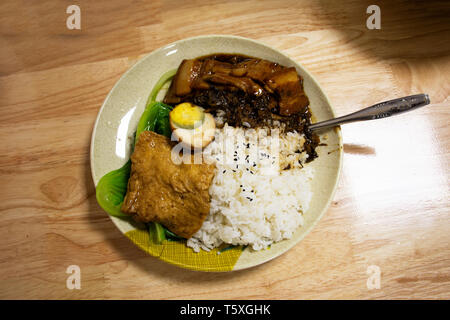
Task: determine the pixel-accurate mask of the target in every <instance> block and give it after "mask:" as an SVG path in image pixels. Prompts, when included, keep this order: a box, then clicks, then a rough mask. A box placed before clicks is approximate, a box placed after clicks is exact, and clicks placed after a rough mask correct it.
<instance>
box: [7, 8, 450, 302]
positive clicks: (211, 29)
mask: <svg viewBox="0 0 450 320" xmlns="http://www.w3.org/2000/svg"><path fill="white" fill-rule="evenodd" d="M77 3H78V4H79V6H80V8H81V13H82V28H81V30H68V29H67V28H66V26H65V19H66V17H67V14H66V13H65V8H66V6H67V5H68V3H67V2H66V1H62V0H61V1H50V0H45V1H39V2H37V1H33V2H29V1H9V0H8V1H2V2H1V4H0V13H1V14H0V30H1V31H0V34H1V37H0V48H1V49H0V93H1V100H0V153H1V154H2V157H1V158H0V185H1V193H0V239H1V241H0V298H10V299H19V298H33V299H46V298H54V299H80V298H81V299H110V298H114V299H123V298H137V299H141V298H145V299H184V298H194V299H212V298H214V299H248V298H256V299H318V298H319V299H324V298H330V299H342V298H350V299H386V298H387V299H410V298H418V299H432V298H435V299H449V298H450V224H449V222H450V221H449V218H450V210H449V207H450V206H449V204H450V201H449V198H450V197H449V176H450V175H449V170H448V168H449V160H450V155H449V150H450V129H449V126H448V124H449V120H450V116H449V107H450V101H449V92H450V81H449V80H450V79H449V74H450V20H449V18H448V17H449V16H450V6H449V3H448V1H427V2H421V1H377V2H376V4H378V5H379V6H380V8H381V15H382V22H381V26H382V29H381V30H368V29H367V28H366V26H365V21H366V18H367V14H366V13H365V12H366V8H367V6H368V5H370V4H372V2H370V1H359V0H352V1H344V2H342V1H331V0H330V1H281V0H280V1H275V0H273V1H252V0H240V1H218V0H214V1H175V0H170V1H162V0H159V1H133V2H131V4H129V3H128V2H127V3H125V2H123V1H111V0H110V1H87V0H86V1H84V0H82V1H78V2H77ZM201 34H233V35H240V36H245V37H250V38H254V39H257V40H260V41H263V42H265V43H267V44H269V45H271V46H273V47H275V48H278V49H280V50H282V51H284V52H285V53H287V54H288V55H290V56H292V57H293V58H295V59H296V60H297V61H299V62H300V63H301V64H302V65H304V66H305V67H306V68H307V69H308V70H309V71H311V72H312V73H313V74H314V75H315V77H316V78H317V79H318V81H319V82H320V83H321V84H322V85H323V87H324V89H325V91H326V92H327V94H328V95H329V97H330V100H331V102H332V104H333V105H334V107H335V109H336V112H337V114H339V115H343V114H345V113H348V112H352V111H355V110H358V109H359V108H362V107H365V106H368V105H371V104H373V103H376V102H379V101H383V100H387V99H390V98H394V97H399V96H403V95H408V94H414V93H420V92H425V93H428V94H429V95H430V97H431V100H432V103H433V104H432V105H430V106H428V107H426V108H422V109H419V110H417V111H414V112H412V113H408V114H405V115H401V116H398V117H394V118H389V119H384V120H379V121H374V122H366V123H359V124H350V125H346V126H344V127H343V136H344V142H345V148H344V152H345V155H344V168H343V173H342V176H341V180H340V183H339V188H338V191H337V194H336V196H335V199H334V201H333V203H332V205H331V207H330V209H329V211H328V212H327V214H326V215H325V216H324V218H323V219H322V220H321V221H320V223H319V224H318V225H317V227H316V228H315V229H314V230H313V231H312V232H311V233H310V234H309V235H308V236H307V237H306V238H305V239H304V240H303V241H302V242H301V243H300V244H298V245H297V246H295V247H294V248H293V249H292V250H290V251H289V252H287V253H285V254H284V255H282V256H281V257H279V258H277V259H275V260H273V261H270V262H268V263H265V264H263V265H261V266H258V267H255V268H252V269H249V270H243V271H239V272H232V273H227V274H217V273H216V274H210V273H198V272H192V271H187V270H183V269H180V268H177V267H174V266H171V265H168V264H166V263H164V262H161V261H159V260H157V259H155V258H152V257H149V256H147V255H146V254H145V253H144V252H141V251H140V250H139V249H138V248H136V247H135V246H133V245H132V243H131V242H129V241H128V240H127V239H126V238H125V237H124V236H123V235H122V234H121V233H120V232H119V231H118V230H117V229H116V228H115V226H114V225H113V224H112V222H111V221H110V220H109V218H108V217H107V215H106V214H105V213H104V212H103V211H102V210H101V208H100V207H99V206H98V205H97V203H96V200H95V189H94V185H93V182H92V179H91V176H90V167H89V144H90V136H91V133H92V128H93V124H94V121H95V117H96V115H97V112H98V110H99V108H100V106H101V104H102V101H103V99H104V98H105V97H106V95H107V94H108V92H109V90H110V89H111V88H112V86H113V85H114V83H115V82H116V81H117V80H118V79H119V77H120V76H121V75H122V74H123V73H124V72H125V71H126V70H127V69H128V68H129V67H130V66H131V65H132V64H133V63H134V62H135V61H136V60H137V59H138V58H139V57H141V56H142V55H144V54H146V53H148V52H150V51H152V50H154V49H156V48H158V47H160V46H162V45H165V44H168V43H170V42H172V41H175V40H179V39H182V38H185V37H188V36H195V35H201ZM72 264H76V265H79V266H80V268H81V274H82V278H81V281H82V284H81V290H69V289H67V288H66V279H67V277H68V275H67V274H66V273H65V271H66V268H67V267H68V266H69V265H72ZM370 265H376V266H378V267H379V268H380V270H381V287H380V289H373V290H369V289H368V287H367V285H366V282H367V279H368V274H367V268H368V266H370Z"/></svg>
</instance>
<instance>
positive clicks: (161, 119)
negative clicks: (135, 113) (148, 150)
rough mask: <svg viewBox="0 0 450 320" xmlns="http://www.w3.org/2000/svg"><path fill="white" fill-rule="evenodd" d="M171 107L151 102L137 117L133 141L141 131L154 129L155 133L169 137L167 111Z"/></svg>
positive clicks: (168, 111)
mask: <svg viewBox="0 0 450 320" xmlns="http://www.w3.org/2000/svg"><path fill="white" fill-rule="evenodd" d="M171 110H172V107H171V106H169V105H167V104H164V103H162V102H151V103H150V104H149V105H148V106H147V108H145V110H144V113H143V114H142V116H141V118H140V119H139V122H138V126H137V129H136V138H135V143H137V141H138V139H139V135H140V134H141V133H142V132H143V131H154V132H156V133H159V134H162V135H165V136H166V137H170V135H171V132H172V131H171V130H170V123H169V113H170V111H171Z"/></svg>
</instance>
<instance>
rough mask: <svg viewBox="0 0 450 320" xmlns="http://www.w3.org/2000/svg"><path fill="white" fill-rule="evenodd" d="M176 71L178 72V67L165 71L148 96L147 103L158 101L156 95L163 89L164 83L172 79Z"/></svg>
mask: <svg viewBox="0 0 450 320" xmlns="http://www.w3.org/2000/svg"><path fill="white" fill-rule="evenodd" d="M176 73H177V69H173V70H170V71H167V72H166V73H164V74H163V75H162V77H161V78H160V79H159V80H158V82H157V83H156V84H155V86H154V87H153V90H152V92H151V93H150V96H149V97H148V101H147V105H149V104H150V103H152V102H155V101H156V97H157V96H158V93H159V91H161V88H162V87H163V85H164V84H165V83H166V82H167V81H169V80H171V79H172V78H173V77H174V76H175V74H176Z"/></svg>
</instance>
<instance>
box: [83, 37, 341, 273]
mask: <svg viewBox="0 0 450 320" xmlns="http://www.w3.org/2000/svg"><path fill="white" fill-rule="evenodd" d="M207 38H222V39H234V40H241V41H247V42H251V43H254V44H257V45H259V46H262V47H264V48H265V49H268V50H271V51H273V52H275V53H277V54H279V55H282V56H285V57H287V58H288V59H289V60H291V61H293V62H294V63H295V64H296V65H298V66H300V68H301V69H302V71H303V72H304V73H306V74H307V75H308V76H309V77H310V78H311V80H312V81H313V82H314V83H315V85H316V86H317V87H318V88H319V89H320V93H321V94H322V95H323V98H324V100H325V101H326V103H327V104H328V106H329V107H330V111H331V114H332V115H333V117H336V113H335V109H334V108H333V105H332V104H331V102H330V99H329V97H328V95H327V93H326V92H325V91H324V90H323V88H322V86H321V85H320V83H319V82H318V81H317V79H316V77H315V76H314V75H313V74H312V73H310V72H309V71H308V69H306V68H305V67H304V66H303V65H302V64H301V63H300V62H298V61H297V60H296V59H295V58H293V57H291V56H290V55H289V54H287V53H286V52H283V51H281V50H279V49H276V48H274V47H272V46H270V45H268V44H266V43H264V42H262V41H260V40H255V39H251V38H246V37H242V36H236V35H227V34H208V35H199V36H193V37H187V38H183V39H179V40H176V41H173V42H170V43H168V44H165V45H163V46H161V47H159V48H157V49H155V50H153V51H151V52H148V53H146V54H144V55H143V56H142V57H140V58H139V60H137V61H136V62H135V63H133V65H131V66H129V67H128V69H127V70H126V71H125V72H124V73H123V74H122V75H121V76H120V77H119V79H118V80H117V81H116V82H115V84H114V85H113V87H112V88H111V89H110V90H109V92H108V94H107V95H106V97H105V99H104V100H103V102H102V105H101V107H100V109H99V110H98V113H97V116H96V119H95V122H94V127H93V130H92V134H91V139H90V148H89V164H90V167H91V168H90V169H91V178H92V180H93V183H94V186H95V188H97V182H96V181H95V175H94V165H93V163H94V145H95V144H94V140H95V136H96V132H97V128H98V123H99V121H100V116H101V114H102V112H103V109H104V108H105V106H106V103H107V101H109V98H110V96H111V95H112V93H113V91H114V90H115V89H116V87H118V86H119V84H120V83H121V82H122V81H123V79H125V78H126V76H127V75H128V74H129V73H130V72H132V70H133V69H134V68H136V67H137V66H138V65H139V64H141V63H143V62H144V61H145V60H146V59H147V58H148V57H149V56H150V55H152V54H156V53H158V52H161V51H164V50H166V49H167V48H170V47H174V46H176V45H177V44H179V43H183V42H188V41H192V40H196V39H207ZM333 130H335V131H336V134H337V137H338V142H339V148H338V150H337V152H338V153H339V157H338V159H339V166H338V167H337V172H336V179H335V180H334V185H333V186H332V192H331V193H330V195H329V197H328V200H327V202H326V204H325V206H324V207H323V210H322V211H321V212H320V214H319V215H318V216H317V218H316V219H315V220H314V221H313V222H312V223H311V225H310V226H309V228H308V229H307V230H306V231H305V232H304V233H303V234H302V235H301V237H299V239H298V240H297V241H295V242H293V243H291V244H290V245H289V246H287V247H284V248H283V250H282V251H280V252H279V254H275V255H272V256H269V257H268V258H267V259H263V260H262V261H258V262H257V263H256V264H251V263H247V264H244V265H241V266H239V265H238V266H237V267H236V265H235V266H233V268H232V269H231V270H229V271H214V270H198V269H195V271H201V272H220V273H222V272H230V271H238V270H245V269H249V268H252V267H256V266H258V265H262V264H264V263H266V262H269V261H271V260H273V259H275V258H277V257H280V256H281V255H283V254H284V253H286V252H288V251H289V250H290V249H292V247H294V246H295V245H297V244H298V243H300V242H301V241H302V240H303V239H304V238H305V237H306V236H307V235H308V234H309V233H310V232H311V231H312V230H313V229H314V228H315V226H316V225H317V224H318V223H319V221H320V220H321V219H322V217H323V216H324V215H325V213H326V212H327V211H328V210H329V208H330V205H331V202H332V201H333V199H334V197H335V194H336V192H337V189H338V184H339V181H340V179H341V173H342V167H343V137H342V130H341V127H340V126H336V127H335V128H334V129H333ZM105 213H106V212H105ZM106 214H107V216H108V217H109V218H110V219H111V221H112V222H113V224H114V225H115V227H116V228H117V229H118V230H119V231H120V233H122V235H124V236H125V237H126V238H128V237H127V236H126V235H125V234H124V233H123V232H122V231H121V230H120V228H119V227H118V225H117V223H116V221H115V220H114V219H113V217H112V216H111V215H109V214H108V213H106ZM128 239H129V238H128ZM129 240H130V239H129ZM133 245H136V244H134V243H133ZM147 254H148V255H150V254H149V253H147ZM150 256H151V255H150ZM156 258H158V260H161V261H164V262H165V263H169V264H172V265H176V266H178V267H181V268H183V269H188V270H193V269H192V268H190V267H189V266H183V265H180V264H174V263H172V262H170V261H166V260H163V259H160V258H159V257H156ZM238 260H239V259H238ZM237 262H238V261H236V264H237Z"/></svg>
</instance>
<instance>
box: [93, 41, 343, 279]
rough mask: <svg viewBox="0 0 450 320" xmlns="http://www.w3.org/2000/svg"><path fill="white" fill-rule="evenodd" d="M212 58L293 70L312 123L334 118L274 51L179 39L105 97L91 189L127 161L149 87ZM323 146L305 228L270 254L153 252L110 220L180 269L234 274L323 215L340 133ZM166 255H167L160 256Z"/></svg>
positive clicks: (168, 245) (176, 246) (317, 91)
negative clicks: (241, 58) (245, 59)
mask: <svg viewBox="0 0 450 320" xmlns="http://www.w3.org/2000/svg"><path fill="white" fill-rule="evenodd" d="M213 53H236V54H243V55H247V56H253V57H258V58H262V59H267V60H271V61H274V62H278V63H279V64H281V65H284V66H288V67H295V68H296V69H297V72H298V73H299V74H300V75H301V76H302V77H303V79H304V82H303V83H304V88H305V91H306V94H307V95H308V98H309V100H310V108H311V110H312V113H313V115H314V117H313V119H314V120H315V122H318V121H322V120H326V119H330V118H334V117H335V114H334V112H333V108H332V107H331V105H330V102H329V100H328V98H327V96H326V95H325V93H324V92H323V90H322V89H321V87H320V85H319V84H318V82H317V81H316V80H315V79H314V77H313V76H312V75H311V74H310V73H309V72H308V71H306V69H305V68H304V67H302V65H301V64H299V63H298V62H296V61H295V60H293V59H292V58H290V57H288V56H287V55H286V54H284V53H281V52H280V51H278V50H276V49H274V48H271V47H269V46H267V45H265V44H263V43H261V42H258V41H254V40H251V39H246V38H242V37H236V36H225V35H208V36H200V37H194V38H188V39H184V40H180V41H177V42H174V43H172V44H169V45H167V46H165V47H163V48H160V49H158V50H156V51H154V52H152V53H150V54H149V55H147V56H145V57H144V58H142V59H141V60H139V61H138V62H137V63H136V64H135V65H134V66H133V67H131V68H130V69H129V70H128V71H127V72H126V73H125V74H124V75H123V76H122V77H121V78H120V79H119V81H118V82H117V83H116V84H115V86H114V87H113V88H112V90H111V91H110V93H109V94H108V96H107V97H106V99H105V101H104V103H103V105H102V107H101V109H100V111H99V113H98V116H97V120H96V122H95V125H94V130H93V133H92V139H91V155H90V156H91V158H90V160H91V171H92V177H93V180H94V183H95V185H97V183H98V181H99V180H100V178H101V177H102V176H103V175H105V174H106V173H108V172H110V171H112V170H115V169H117V168H120V167H121V166H123V165H124V164H125V163H126V162H127V161H128V159H129V157H130V146H131V144H132V140H133V138H134V132H135V131H136V127H137V123H138V121H139V118H140V116H141V114H142V112H143V111H144V108H145V105H146V102H147V99H148V98H149V95H150V92H151V90H152V88H153V87H154V86H155V84H156V83H157V81H158V80H159V79H160V78H161V76H162V75H163V74H164V73H166V72H168V71H170V70H173V69H176V68H178V66H179V64H180V63H181V61H182V60H183V59H192V58H196V57H199V56H204V55H208V54H213ZM163 90H164V89H163ZM162 94H164V92H162ZM321 142H322V143H325V144H326V145H325V146H320V147H318V148H317V152H318V154H319V157H318V158H317V159H315V160H314V161H313V162H311V163H310V164H309V165H310V166H312V167H313V168H314V171H315V174H314V179H313V183H312V192H313V196H312V199H311V203H310V207H309V210H308V211H307V212H306V213H304V225H303V226H302V227H300V228H299V229H298V230H297V231H296V232H295V233H294V235H293V237H292V238H291V239H289V240H283V241H281V242H278V243H275V244H272V245H271V247H270V249H267V250H261V251H253V250H251V249H250V248H244V250H242V247H236V248H233V249H231V250H226V251H224V252H220V248H219V249H216V250H214V251H213V252H210V253H208V254H206V253H201V254H197V253H195V252H193V251H192V250H191V249H190V248H181V247H180V246H183V245H184V243H183V242H177V241H164V242H163V243H162V244H161V245H158V246H157V247H155V246H154V245H153V244H152V243H149V242H148V241H149V239H148V236H145V234H146V233H145V232H144V233H142V232H141V231H140V229H139V228H138V227H136V225H137V224H136V223H132V222H131V221H129V220H126V219H125V220H124V219H120V218H116V217H111V216H110V218H111V220H112V221H113V222H114V224H115V225H116V226H117V227H118V229H119V230H120V231H121V232H122V233H124V234H125V235H126V236H127V237H128V238H130V239H131V240H132V241H133V243H135V244H136V245H138V246H139V247H140V248H141V249H143V250H144V251H146V252H148V253H149V254H151V255H153V256H156V257H158V258H159V259H161V260H164V261H166V262H168V263H171V264H175V265H177V266H180V267H184V268H188V269H191V270H198V271H232V270H240V269H245V268H249V267H253V266H256V265H259V264H261V263H264V262H266V261H269V260H271V259H273V258H275V257H277V256H279V255H281V254H282V253H284V252H286V251H287V250H289V249H290V248H291V247H292V246H294V245H296V244H297V243H299V242H300V240H302V239H303V238H304V237H305V236H306V235H307V234H308V232H309V231H311V229H312V228H313V227H314V226H315V225H316V224H317V222H318V221H319V220H320V218H321V217H322V215H323V214H324V213H325V212H326V211H327V209H328V207H329V205H330V203H331V200H332V199H333V196H334V193H335V190H336V187H337V183H338V180H339V174H340V170H341V166H342V136H341V131H340V128H336V129H334V130H330V131H327V132H326V133H325V134H322V135H321ZM299 187H301V186H299ZM105 214H107V213H106V212H105ZM166 250H167V251H166ZM164 252H167V253H170V255H169V254H163V253H164ZM204 257H206V258H204Z"/></svg>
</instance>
